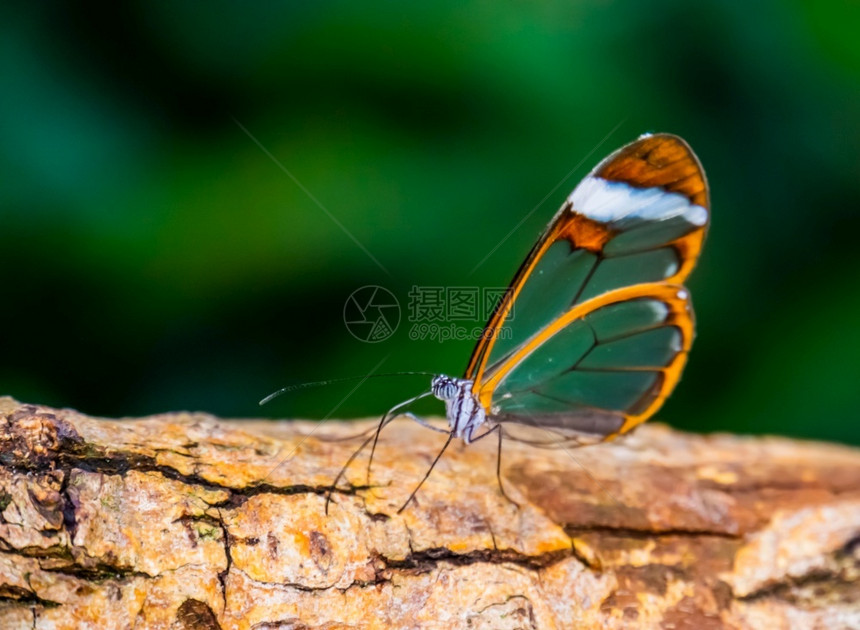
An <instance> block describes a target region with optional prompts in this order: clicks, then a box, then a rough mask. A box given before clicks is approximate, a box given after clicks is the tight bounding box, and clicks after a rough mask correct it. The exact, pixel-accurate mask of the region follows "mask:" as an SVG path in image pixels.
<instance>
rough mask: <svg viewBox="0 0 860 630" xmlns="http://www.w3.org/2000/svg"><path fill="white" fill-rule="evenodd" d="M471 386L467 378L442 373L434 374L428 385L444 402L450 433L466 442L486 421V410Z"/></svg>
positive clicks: (470, 440)
mask: <svg viewBox="0 0 860 630" xmlns="http://www.w3.org/2000/svg"><path fill="white" fill-rule="evenodd" d="M473 387H474V383H473V382H472V381H470V380H468V379H464V378H455V377H451V376H445V375H444V374H440V375H438V376H434V377H433V380H432V381H431V385H430V391H431V392H432V393H433V395H434V396H435V397H436V398H438V399H439V400H442V401H444V402H445V415H446V416H447V418H448V427H449V429H450V431H451V434H452V435H453V436H454V437H457V438H461V439H463V441H465V442H466V444H470V443H471V442H472V441H473V440H474V439H475V438H476V435H475V432H476V431H477V430H478V429H479V428H480V427H481V426H482V425H484V424H485V423H486V421H487V413H486V410H485V409H484V407H483V406H482V405H481V403H480V401H478V399H477V398H475V395H474V394H473V393H472V388H473ZM477 437H480V436H477Z"/></svg>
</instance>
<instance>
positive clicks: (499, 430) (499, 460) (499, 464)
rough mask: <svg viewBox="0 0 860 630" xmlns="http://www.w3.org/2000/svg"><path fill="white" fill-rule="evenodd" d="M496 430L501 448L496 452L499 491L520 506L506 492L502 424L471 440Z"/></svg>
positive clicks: (483, 436)
mask: <svg viewBox="0 0 860 630" xmlns="http://www.w3.org/2000/svg"><path fill="white" fill-rule="evenodd" d="M493 432H495V433H496V434H497V435H498V436H499V448H498V451H497V452H496V481H497V482H498V483H499V491H500V492H501V493H502V496H503V497H505V498H506V499H507V500H508V502H509V503H513V504H514V505H515V506H517V508H519V507H520V504H519V503H517V502H516V501H514V500H513V499H512V498H511V497H509V496H508V493H507V492H505V486H504V484H503V483H502V425H500V424H497V425H496V426H494V427H493V428H492V429H488V430H487V431H485V432H484V433H482V434H481V435H479V436H477V437H470V438H469V441H470V442H477V441H478V440H480V439H482V438H485V437H487V436H488V435H490V433H493Z"/></svg>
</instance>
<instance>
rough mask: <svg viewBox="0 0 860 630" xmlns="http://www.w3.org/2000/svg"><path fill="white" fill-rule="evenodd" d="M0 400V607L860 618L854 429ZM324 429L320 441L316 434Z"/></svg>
mask: <svg viewBox="0 0 860 630" xmlns="http://www.w3.org/2000/svg"><path fill="white" fill-rule="evenodd" d="M369 426H372V421H368V422H364V423H361V422H359V423H355V422H349V423H347V422H327V423H322V424H320V423H309V422H262V421H223V420H218V419H216V418H213V417H211V416H208V415H205V414H190V413H171V414H164V415H158V416H151V417H147V418H141V419H123V420H105V419H99V418H91V417H87V416H85V415H83V414H80V413H77V412H75V411H72V410H68V409H52V408H48V407H44V406H39V405H25V404H19V403H18V402H16V401H14V400H12V399H10V398H0V627H2V628H81V627H87V628H131V627H134V628H172V629H185V628H206V629H215V628H259V629H262V628H293V629H299V628H326V629H334V628H472V629H477V628H493V629H503V628H678V629H684V628H689V629H702V630H711V629H717V628H766V629H768V630H773V629H779V628H826V629H828V630H832V629H834V628H860V603H858V602H860V451H858V450H856V449H851V448H847V447H843V446H837V445H831V444H821V443H812V442H802V441H795V440H789V439H782V438H771V437H767V438H761V437H740V436H733V435H709V436H702V435H691V434H685V433H680V432H677V431H673V430H671V429H669V428H667V427H665V426H662V425H659V424H649V425H645V426H643V427H641V428H640V429H638V430H637V431H635V432H634V433H633V434H632V435H629V436H626V437H624V438H622V439H619V440H617V441H615V442H613V443H607V444H601V445H598V446H592V447H587V448H582V449H576V450H565V449H553V450H549V449H537V448H532V447H528V446H525V445H521V444H515V443H507V442H506V443H505V444H504V451H503V458H502V468H501V471H502V478H503V482H504V487H505V491H506V492H507V494H508V496H509V497H510V498H511V499H512V501H513V502H512V501H509V500H507V499H506V498H505V497H504V496H503V495H502V494H501V493H500V491H499V488H498V485H497V481H496V444H495V442H494V440H492V439H488V440H485V441H484V442H478V443H475V444H472V445H469V446H466V445H463V444H454V445H452V447H451V448H450V449H449V451H448V452H446V454H445V456H444V457H443V458H442V459H441V460H440V463H439V465H438V466H437V468H436V469H435V470H434V472H433V473H432V475H431V476H430V478H429V480H428V481H427V483H426V484H425V485H424V486H423V487H422V488H421V490H420V491H419V492H418V494H417V495H416V498H415V500H414V501H413V502H412V503H411V504H410V505H409V506H408V507H407V508H406V509H405V510H403V511H402V512H400V513H398V509H399V508H400V507H401V505H402V504H403V501H404V500H405V499H406V497H407V496H408V495H409V493H410V492H411V491H412V489H413V488H414V487H415V484H416V483H417V481H418V480H420V478H421V477H422V476H423V474H424V473H425V472H426V470H427V467H428V465H429V463H430V462H431V460H432V459H433V457H435V455H436V453H437V452H438V449H439V448H440V446H441V444H442V443H443V442H444V440H445V436H444V435H440V434H438V433H435V432H432V431H429V430H428V429H426V428H425V427H421V426H419V425H417V424H415V423H413V422H411V421H409V420H408V419H404V420H403V421H396V422H395V423H393V424H392V425H391V426H390V427H388V428H387V429H386V430H385V431H384V433H383V435H382V438H381V440H380V442H379V446H378V448H377V451H376V455H375V460H374V467H373V470H372V477H371V483H370V485H368V484H367V480H366V454H364V455H362V456H361V457H359V458H357V459H356V460H355V461H354V462H353V465H352V466H350V468H349V469H348V471H347V474H346V475H345V478H344V480H343V481H342V482H341V483H340V484H339V486H338V488H337V490H336V491H335V492H334V493H333V494H332V500H331V504H330V505H329V509H328V513H326V509H325V507H326V493H327V491H328V489H329V487H330V485H331V483H332V481H333V480H334V479H335V477H336V476H337V474H338V472H339V471H340V469H341V467H342V466H343V464H344V463H345V462H346V461H347V459H348V458H349V456H350V455H351V454H352V453H353V451H354V450H355V448H356V446H357V444H358V443H360V441H359V442H357V441H356V440H354V439H353V440H334V439H333V438H342V437H345V436H348V435H354V434H355V433H357V432H358V430H360V429H362V428H367V427H369ZM321 437H325V439H320V438H321Z"/></svg>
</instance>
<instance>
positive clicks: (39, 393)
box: [0, 0, 860, 444]
mask: <svg viewBox="0 0 860 630" xmlns="http://www.w3.org/2000/svg"><path fill="white" fill-rule="evenodd" d="M858 6H860V5H858V4H857V3H848V2H844V3H820V2H814V1H813V0H805V1H798V0H795V1H788V2H786V1H782V2H776V1H770V2H768V1H764V2H759V3H740V2H703V3H689V2H684V1H681V0H678V1H675V0H662V1H658V2H649V3H643V2H632V1H631V2H611V1H605V0H604V1H590V2H541V3H506V4H503V3H493V2H451V3H441V2H436V3H433V4H432V5H431V4H429V3H428V4H425V5H422V6H405V5H403V4H401V3H395V2H390V3H389V2H385V3H367V2H365V3H336V2H320V3H256V4H240V3H232V2H214V3H212V2H210V3H205V4H202V3H187V4H186V3H160V4H159V3H143V2H138V3H125V4H124V6H110V5H104V6H99V8H98V10H97V11H96V10H95V9H93V10H89V11H87V10H84V9H83V8H76V9H71V8H69V7H67V6H66V5H65V4H51V3H38V4H37V3H32V4H28V5H21V6H17V7H11V6H9V5H6V6H5V8H3V9H2V10H0V64H2V66H1V67H2V70H1V71H0V94H2V96H0V173H2V174H0V234H2V247H0V283H2V287H3V293H4V296H5V297H4V299H3V305H2V309H0V325H2V329H0V330H2V335H3V341H2V357H3V360H2V362H0V393H6V394H11V395H13V396H15V397H17V398H18V399H20V400H23V401H29V402H39V403H46V404H50V405H57V406H69V407H74V408H77V409H80V410H81V411H84V412H86V413H90V414H99V415H105V416H121V415H138V414H148V413H155V412H161V411H168V410H179V409H192V410H205V411H209V412H213V413H216V414H221V415H227V416H241V417H249V416H259V415H261V414H262V415H269V416H273V417H274V416H278V417H284V416H310V417H322V416H325V415H327V414H329V413H333V415H335V416H338V417H351V416H364V415H372V414H378V413H381V412H382V411H384V409H385V408H387V407H388V406H389V405H391V404H393V403H395V402H397V401H399V400H402V399H403V398H405V397H407V396H409V395H411V394H414V393H416V392H417V391H418V390H420V389H422V388H423V387H424V386H425V384H426V383H425V381H426V379H423V378H418V379H415V378H412V379H411V380H410V379H409V378H393V379H377V380H376V381H375V382H372V383H368V385H367V386H366V387H363V388H361V389H360V390H359V391H358V392H357V393H356V394H354V395H352V396H350V397H348V398H347V400H346V401H345V402H343V403H342V404H341V405H340V406H339V407H337V409H335V410H334V411H332V410H333V408H334V407H335V404H336V403H338V402H339V401H340V400H342V398H343V397H344V396H346V395H347V394H348V393H349V391H350V389H351V387H352V385H351V384H349V385H348V386H346V387H345V388H340V389H338V388H330V389H322V390H314V391H312V392H304V393H303V394H302V395H295V396H291V397H284V398H281V399H279V400H278V401H276V402H274V403H272V404H271V406H268V407H264V408H262V410H261V409H260V408H259V407H258V406H257V401H258V400H259V399H260V398H261V397H262V396H263V395H265V394H267V393H268V392H270V391H271V390H273V389H276V388H277V387H280V386H281V385H284V384H287V383H295V382H300V381H307V380H316V379H320V378H329V377H337V376H345V375H355V374H365V373H367V372H368V371H369V370H371V369H373V368H374V366H376V365H378V364H379V363H380V361H383V359H384V363H383V364H382V366H381V367H380V368H379V369H380V370H382V371H390V370H408V369H416V370H429V371H440V372H446V373H453V374H460V373H461V372H462V370H463V369H464V367H465V364H466V361H467V359H468V356H469V353H470V351H471V347H472V342H471V341H468V340H463V341H448V342H445V343H439V342H437V341H431V340H426V341H412V340H410V339H409V335H408V331H409V322H407V321H404V322H403V323H401V326H400V328H399V329H398V330H397V332H396V334H395V335H394V336H393V337H391V338H390V339H388V340H386V341H383V342H380V343H377V344H367V343H362V342H360V341H358V340H356V339H355V338H354V337H352V336H351V335H350V334H349V332H348V331H347V330H346V328H345V326H344V322H343V307H344V302H345V300H346V299H347V296H348V295H349V294H350V293H351V292H352V291H354V290H355V289H357V288H358V287H361V286H363V285H369V284H378V285H382V286H384V287H386V288H388V289H389V290H390V291H391V292H392V293H394V294H395V295H396V296H397V298H398V299H399V300H400V303H401V305H403V307H404V319H405V317H406V316H407V315H408V313H407V312H406V303H407V302H408V293H409V290H410V287H412V286H413V285H421V286H499V285H504V284H506V283H507V281H508V280H509V279H510V277H511V275H512V274H513V272H514V270H515V269H516V268H517V266H518V265H519V263H520V261H521V259H522V258H523V256H524V255H525V253H526V252H527V251H528V249H529V248H530V246H531V244H532V243H533V241H534V240H535V238H536V237H537V236H538V234H539V233H540V231H541V230H542V228H543V227H544V225H545V224H546V222H547V221H548V220H549V219H550V217H551V216H552V215H553V214H554V212H555V210H556V208H557V207H558V206H559V205H560V203H561V202H562V200H563V199H564V198H565V196H566V195H567V194H568V193H569V191H570V190H571V189H572V188H573V186H574V185H575V184H576V182H577V181H578V180H579V179H580V178H581V177H582V176H584V175H585V174H586V173H587V172H588V170H589V169H590V168H591V167H592V166H593V165H594V164H595V163H596V162H597V161H598V160H599V159H600V158H602V157H603V156H604V155H606V154H607V153H609V152H610V151H611V150H613V149H615V148H617V147H619V146H621V145H622V144H624V143H626V142H628V141H630V140H632V139H634V138H635V137H636V136H638V135H639V134H640V133H642V132H645V131H669V132H673V133H677V134H679V135H681V136H683V137H684V138H686V139H687V140H688V141H689V142H690V144H691V145H692V146H693V148H694V149H695V150H696V152H697V153H698V155H699V157H700V158H701V160H702V162H703V164H704V166H705V169H706V171H707V173H708V176H709V179H710V184H711V195H712V206H713V223H712V227H711V231H710V234H709V237H708V241H707V244H706V247H705V250H704V255H703V258H702V260H701V261H700V264H699V267H698V268H697V270H696V272H695V273H694V274H693V276H692V278H691V280H690V282H689V286H690V288H691V289H692V293H693V296H694V300H695V304H696V311H697V316H698V338H697V341H696V343H695V346H694V348H693V352H692V356H691V361H690V363H689V365H688V367H687V370H686V373H685V376H684V379H683V380H682V382H681V384H680V386H679V387H678V390H677V391H676V393H675V394H674V395H673V397H672V399H671V400H670V401H669V403H668V404H667V405H666V406H665V407H664V409H663V410H662V411H661V412H660V413H659V415H658V417H659V418H660V419H662V420H665V421H667V422H670V423H671V424H673V425H676V426H679V427H683V428H687V429H694V430H703V431H704V430H728V431H740V432H748V433H781V434H789V435H795V436H806V437H816V438H825V439H834V440H841V441H845V442H850V443H855V444H857V443H860V422H858V420H857V409H858V406H860V386H858V382H857V381H858V374H860V370H858V369H857V361H858V358H860V329H858V321H860V308H858V306H860V292H858V278H860V257H858V255H857V251H856V250H857V245H856V242H857V234H858V230H860V214H858V212H857V209H858V201H860V178H858V174H860V150H858V147H859V146H860V98H858V97H859V96H860V38H858V37H857V35H856V33H857V29H858V26H860V11H858ZM616 126H617V129H616V130H615V131H614V132H612V133H610V131H611V130H613V129H614V128H616ZM243 128H244V129H246V130H247V132H249V133H250V134H251V135H253V137H254V138H256V142H255V141H254V140H253V139H252V138H251V137H250V136H249V135H248V133H246V132H245V131H243ZM607 135H609V137H608V139H605V138H606V136H607ZM604 139H605V140H604ZM601 141H603V142H602V144H601ZM257 143H259V145H258V144H257ZM260 145H262V147H264V149H263V148H261V146H260ZM267 152H268V153H270V154H271V156H273V157H274V158H276V159H277V161H278V162H280V164H281V165H282V166H283V167H284V168H285V169H287V170H289V172H290V173H292V175H293V176H295V178H296V179H297V180H298V181H299V182H300V183H301V185H302V186H303V187H305V188H306V189H307V191H309V192H310V193H311V194H312V195H313V196H314V197H315V198H316V199H317V200H318V201H319V203H320V204H321V205H322V206H324V207H325V208H326V209H327V210H328V212H330V213H331V215H332V216H333V217H335V218H336V220H337V221H339V222H340V223H341V224H342V225H343V227H344V228H346V230H347V231H348V232H349V233H351V234H352V235H354V237H355V239H357V240H358V241H359V242H360V243H361V244H362V245H363V246H364V247H366V249H367V251H368V252H370V253H372V255H373V256H374V257H375V258H376V259H378V261H379V262H380V263H381V264H382V266H384V267H385V268H387V269H388V270H389V271H390V274H387V273H385V272H384V271H382V269H380V267H379V266H377V265H376V264H375V263H374V261H373V260H371V258H369V257H368V256H367V255H366V254H365V252H363V251H362V250H361V249H360V248H359V247H358V246H357V245H356V244H355V243H354V242H353V241H352V240H351V239H350V238H349V237H348V236H347V235H346V234H345V232H344V231H343V230H341V228H340V227H339V226H338V225H337V224H336V223H335V222H334V221H333V220H332V219H331V218H330V217H329V216H327V214H326V212H325V211H323V210H322V209H321V208H320V207H319V206H318V205H316V204H315V202H314V201H313V200H312V199H311V198H310V197H309V196H308V195H307V194H306V193H305V192H304V191H303V190H302V188H301V187H300V186H298V185H297V184H296V183H295V182H294V181H293V180H292V179H291V178H290V177H289V176H288V175H287V174H286V173H285V172H284V170H282V169H281V167H280V166H279V165H278V164H276V163H275V162H274V161H273V159H271V157H270V156H269V155H268V154H267ZM590 152H591V153H590ZM589 155H590V157H588V158H587V159H586V160H585V162H584V163H583V164H582V166H580V167H579V168H578V169H577V170H575V171H574V173H573V174H572V176H571V177H570V178H569V179H568V180H567V181H566V183H564V184H563V185H562V186H561V187H560V188H558V190H556V192H555V193H554V194H552V195H550V196H549V198H548V199H547V201H546V202H545V203H544V204H543V205H542V206H541V207H540V208H539V209H538V210H537V211H536V212H534V214H532V215H531V216H530V217H529V218H528V219H527V220H525V221H524V223H523V224H522V225H521V226H520V227H519V229H517V230H516V231H515V232H514V233H513V234H512V235H511V236H510V238H508V239H507V240H506V241H505V243H504V244H503V245H502V246H501V247H499V248H498V249H497V250H496V251H495V252H494V253H493V254H492V255H490V256H489V258H487V260H486V262H485V263H484V264H483V265H481V266H480V267H478V269H477V270H476V271H475V272H474V273H470V272H471V270H472V269H473V268H474V267H475V266H476V265H477V264H478V263H479V262H480V261H481V260H482V259H484V258H485V256H487V254H488V253H489V252H491V251H492V250H493V248H494V247H495V246H496V245H497V244H498V243H499V242H500V241H501V240H502V239H503V238H504V237H505V236H506V235H507V234H508V233H509V232H511V230H512V229H513V228H514V226H516V225H517V224H518V223H519V222H520V221H521V220H522V219H523V217H526V216H527V215H528V213H529V211H531V210H532V209H533V208H534V207H535V206H536V205H538V203H539V202H540V201H541V200H542V199H543V198H544V197H545V196H546V195H547V193H548V192H549V191H550V190H552V189H553V187H554V186H555V185H556V184H557V183H558V182H559V181H560V180H562V178H564V177H565V175H567V174H568V173H569V172H570V171H571V169H573V168H574V166H576V165H577V164H578V163H579V162H580V161H581V160H582V159H583V158H586V156H589ZM434 408H435V409H436V410H437V411H440V412H441V405H438V406H436V407H434Z"/></svg>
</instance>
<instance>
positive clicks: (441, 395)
mask: <svg viewBox="0 0 860 630" xmlns="http://www.w3.org/2000/svg"><path fill="white" fill-rule="evenodd" d="M458 380H460V379H454V378H451V377H450V376H445V375H444V374H440V375H438V376H434V377H433V380H432V381H430V391H431V392H433V395H434V396H435V397H436V398H438V399H439V400H452V399H454V398H455V397H456V396H457V392H458V390H459V389H460V387H459V385H458V383H457V381H458Z"/></svg>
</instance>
